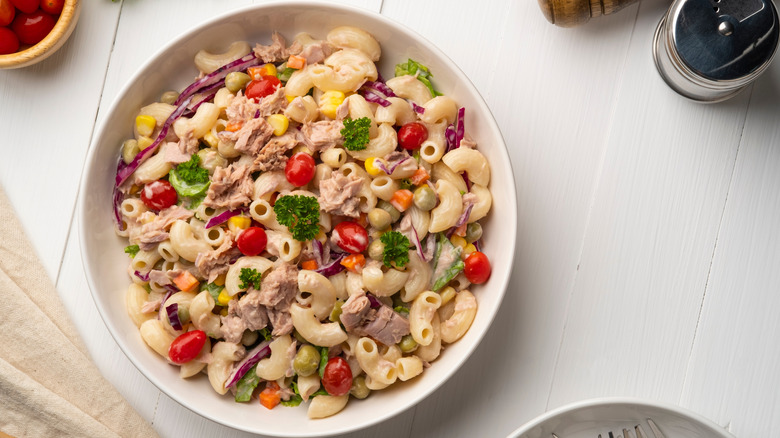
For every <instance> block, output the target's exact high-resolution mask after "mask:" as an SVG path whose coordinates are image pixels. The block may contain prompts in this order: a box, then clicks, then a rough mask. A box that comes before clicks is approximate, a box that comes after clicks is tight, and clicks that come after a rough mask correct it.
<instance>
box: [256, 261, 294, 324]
mask: <svg viewBox="0 0 780 438" xmlns="http://www.w3.org/2000/svg"><path fill="white" fill-rule="evenodd" d="M297 293H298V269H297V268H296V267H295V266H294V265H290V264H286V263H285V264H281V265H279V266H277V267H276V268H274V269H273V270H272V271H271V273H270V274H268V276H267V277H266V278H263V283H262V286H261V287H260V296H259V298H258V302H259V303H260V304H262V305H264V306H266V308H267V309H268V319H269V320H270V321H271V325H272V326H273V332H272V334H273V335H274V336H282V335H286V334H288V333H290V332H292V329H293V325H292V318H291V317H290V305H291V304H292V302H293V300H294V299H295V295H296V294H297Z"/></svg>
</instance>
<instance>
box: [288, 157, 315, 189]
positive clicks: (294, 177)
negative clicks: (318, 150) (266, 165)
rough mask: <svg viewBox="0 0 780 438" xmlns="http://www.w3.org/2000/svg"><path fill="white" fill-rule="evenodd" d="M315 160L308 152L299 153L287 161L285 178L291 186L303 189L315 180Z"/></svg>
mask: <svg viewBox="0 0 780 438" xmlns="http://www.w3.org/2000/svg"><path fill="white" fill-rule="evenodd" d="M314 167H315V164H314V158H312V156H311V155H309V154H307V153H306V152H298V153H297V154H295V155H293V156H292V157H290V159H289V160H287V165H286V166H285V167H284V176H286V177H287V181H289V182H290V184H292V185H294V186H296V187H301V186H305V185H306V184H308V183H309V181H311V179H312V178H314Z"/></svg>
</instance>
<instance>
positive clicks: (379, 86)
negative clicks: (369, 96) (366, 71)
mask: <svg viewBox="0 0 780 438" xmlns="http://www.w3.org/2000/svg"><path fill="white" fill-rule="evenodd" d="M363 85H365V86H367V87H369V88H373V89H374V90H376V91H379V92H380V93H382V94H384V97H396V96H395V93H393V89H392V88H390V87H388V86H387V84H385V83H383V82H379V81H375V82H374V81H366V82H364V83H363Z"/></svg>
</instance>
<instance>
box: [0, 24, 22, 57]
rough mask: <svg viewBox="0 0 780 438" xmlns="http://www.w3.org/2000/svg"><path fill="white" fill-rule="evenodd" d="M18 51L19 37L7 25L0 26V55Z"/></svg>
mask: <svg viewBox="0 0 780 438" xmlns="http://www.w3.org/2000/svg"><path fill="white" fill-rule="evenodd" d="M18 51H19V38H17V37H16V34H15V33H14V32H13V31H12V30H11V29H9V28H7V27H0V55H7V54H9V53H14V52H18Z"/></svg>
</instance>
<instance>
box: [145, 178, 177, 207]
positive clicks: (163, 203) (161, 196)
mask: <svg viewBox="0 0 780 438" xmlns="http://www.w3.org/2000/svg"><path fill="white" fill-rule="evenodd" d="M178 199H179V196H178V195H177V194H176V189H174V188H173V186H172V185H171V183H169V182H168V181H165V180H164V179H161V180H157V181H152V182H150V183H149V184H147V185H145V186H144V188H143V189H142V190H141V201H143V202H144V204H146V206H147V207H149V208H151V209H152V210H162V209H163V208H168V207H170V206H171V205H173V204H175V203H176V200H178Z"/></svg>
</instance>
